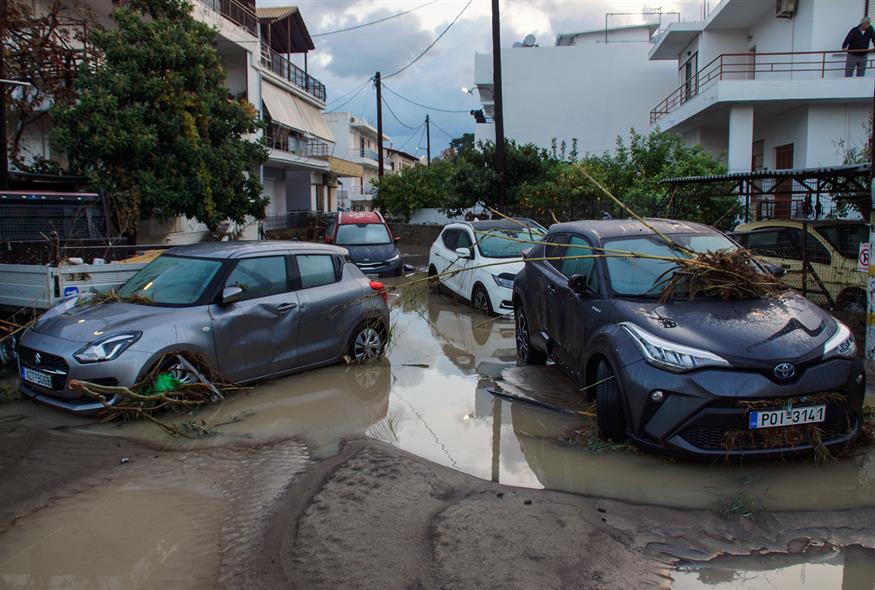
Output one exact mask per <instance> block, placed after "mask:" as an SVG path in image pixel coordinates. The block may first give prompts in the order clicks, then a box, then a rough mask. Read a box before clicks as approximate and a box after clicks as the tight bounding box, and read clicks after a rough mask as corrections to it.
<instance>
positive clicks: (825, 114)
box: [805, 104, 871, 168]
mask: <svg viewBox="0 0 875 590" xmlns="http://www.w3.org/2000/svg"><path fill="white" fill-rule="evenodd" d="M870 115H871V108H870V106H869V105H863V104H850V105H848V104H824V105H812V106H811V107H810V109H809V113H808V129H807V131H808V137H807V142H806V161H805V166H806V167H808V168H812V167H815V166H831V165H835V164H841V163H842V158H843V150H842V149H841V147H840V146H839V142H844V143H845V145H848V146H853V147H857V148H861V147H863V146H864V145H866V143H867V142H868V140H869V138H868V137H867V136H866V130H865V128H864V125H865V123H866V121H867V120H868V118H869V116H870Z"/></svg>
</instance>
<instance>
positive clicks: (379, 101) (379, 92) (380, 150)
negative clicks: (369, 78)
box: [374, 72, 383, 178]
mask: <svg viewBox="0 0 875 590" xmlns="http://www.w3.org/2000/svg"><path fill="white" fill-rule="evenodd" d="M374 84H376V85H377V166H378V167H379V168H378V169H377V178H383V83H382V82H381V81H380V72H377V75H376V76H374Z"/></svg>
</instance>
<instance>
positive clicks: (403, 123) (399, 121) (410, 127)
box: [381, 96, 418, 129]
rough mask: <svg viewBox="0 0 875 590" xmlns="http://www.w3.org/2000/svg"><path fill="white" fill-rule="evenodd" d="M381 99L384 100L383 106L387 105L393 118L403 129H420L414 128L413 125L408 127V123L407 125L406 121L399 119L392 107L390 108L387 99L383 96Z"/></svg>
mask: <svg viewBox="0 0 875 590" xmlns="http://www.w3.org/2000/svg"><path fill="white" fill-rule="evenodd" d="M381 98H382V100H383V104H384V105H386V108H387V109H389V113H390V114H391V115H392V117H393V118H394V119H395V120H396V121H398V123H400V124H401V126H402V127H407V128H408V129H418V127H414V126H413V125H408V124H407V123H405V122H404V121H402V120H401V119H399V118H398V115H396V114H395V111H393V110H392V107H390V106H389V103H388V102H386V97H385V96H383V97H381Z"/></svg>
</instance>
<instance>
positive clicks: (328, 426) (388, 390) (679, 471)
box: [0, 290, 875, 510]
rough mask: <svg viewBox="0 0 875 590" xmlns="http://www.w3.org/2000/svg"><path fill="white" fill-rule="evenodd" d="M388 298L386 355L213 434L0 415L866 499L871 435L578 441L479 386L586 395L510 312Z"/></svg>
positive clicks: (682, 490) (725, 501) (219, 422)
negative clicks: (862, 445)
mask: <svg viewBox="0 0 875 590" xmlns="http://www.w3.org/2000/svg"><path fill="white" fill-rule="evenodd" d="M393 300H394V303H393V312H392V317H393V327H392V332H393V336H392V338H393V342H392V344H391V347H390V350H389V353H388V359H386V360H385V361H382V362H380V363H376V364H370V365H342V366H334V367H327V368H324V369H319V370H315V371H309V372H306V373H302V374H299V375H294V376H291V377H287V378H283V379H279V380H276V381H274V382H269V383H264V384H261V385H258V386H257V387H255V388H254V389H253V390H252V391H251V392H249V393H244V394H240V395H235V396H232V397H229V398H228V399H227V400H225V401H224V402H223V403H221V404H217V405H215V406H211V407H209V408H207V409H205V410H203V411H201V413H200V414H199V415H198V417H197V419H198V420H199V421H200V423H201V424H202V425H203V426H204V428H205V429H206V430H207V432H209V433H211V436H201V437H198V438H196V439H183V438H172V437H169V436H167V435H166V434H165V433H164V432H163V431H161V430H160V429H159V428H158V427H157V426H155V425H154V424H150V423H148V422H143V421H140V422H134V423H128V424H123V425H117V424H96V423H95V422H94V421H93V420H89V419H84V418H78V417H68V416H65V415H62V414H59V413H58V412H55V411H53V410H50V409H47V408H42V407H37V406H34V405H32V404H29V403H28V402H17V403H15V404H4V405H3V406H2V407H0V420H2V419H4V418H3V417H4V415H7V416H8V415H9V414H10V413H13V414H14V413H16V412H19V413H22V412H23V413H25V414H26V419H28V420H35V421H40V422H49V423H63V424H64V425H66V426H67V427H72V428H75V429H77V430H85V431H89V432H93V433H97V434H101V435H111V436H122V437H126V438H130V439H135V440H140V441H144V442H148V443H150V445H151V446H153V447H165V448H202V447H211V446H224V445H228V444H234V443H235V442H240V441H244V442H245V441H252V442H268V441H273V440H281V439H286V438H290V437H296V438H299V439H302V440H303V441H304V442H305V443H306V444H307V447H308V449H309V452H310V454H311V456H312V457H313V458H316V459H319V458H324V457H329V456H332V455H333V454H335V453H336V452H337V449H338V448H339V444H340V441H341V440H342V439H344V438H355V437H361V436H369V437H372V438H375V439H379V440H382V441H384V442H386V443H389V444H392V445H395V446H397V447H399V448H401V449H404V450H406V451H409V452H411V453H413V454H415V455H419V456H421V457H424V458H426V459H429V460H432V461H435V462H437V463H440V464H443V465H446V466H449V467H452V468H454V469H458V470H460V471H463V472H465V473H469V474H472V475H475V476H477V477H480V478H483V479H486V480H492V481H497V482H500V483H504V484H510V485H516V486H523V487H529V488H547V489H552V490H560V491H567V492H575V493H581V494H586V495H592V496H599V497H605V498H612V499H618V500H624V501H628V502H633V503H638V504H653V505H662V506H670V507H680V508H706V509H717V510H723V509H726V508H727V507H729V506H730V505H731V504H732V503H733V502H734V501H735V499H736V498H738V497H740V496H741V497H749V498H753V499H754V500H755V503H756V504H757V506H758V507H759V508H761V509H763V510H815V509H843V508H852V507H859V506H875V450H873V448H872V447H870V448H868V449H866V450H864V451H860V452H859V453H858V454H857V455H855V456H852V457H844V458H841V459H838V460H835V461H831V462H828V463H827V464H825V465H818V464H815V463H814V462H813V461H811V460H808V461H803V460H788V461H765V462H763V461H757V462H753V461H751V462H745V463H744V464H742V465H738V464H724V463H723V462H721V461H716V462H713V463H708V462H688V461H673V460H670V459H666V458H663V457H659V456H655V455H651V454H646V453H639V452H634V451H630V450H629V449H627V448H622V449H619V450H617V449H612V448H610V447H609V446H607V445H601V444H599V443H598V440H593V442H592V444H585V441H584V443H582V442H581V441H580V440H575V438H574V437H569V436H568V434H569V433H572V432H575V431H580V430H584V431H586V430H587V429H588V430H589V431H590V432H592V431H593V430H594V426H593V419H592V417H591V416H586V415H581V414H575V413H562V412H557V411H551V410H549V409H545V408H544V407H541V406H537V405H533V404H530V403H524V402H520V401H511V400H509V399H508V398H506V397H500V396H496V395H493V394H492V393H491V391H494V390H496V388H501V389H504V390H505V391H508V392H513V391H515V390H516V391H517V392H519V391H522V390H525V389H526V388H529V389H531V388H535V389H540V390H541V391H545V392H548V393H547V395H545V396H542V398H544V399H546V400H547V401H548V402H549V401H550V400H551V395H552V396H553V397H554V398H555V400H554V401H555V402H556V404H557V405H564V406H566V407H571V408H572V409H575V410H578V411H581V410H583V409H584V404H582V403H580V402H574V399H575V397H574V396H575V395H576V394H575V393H574V392H573V391H572V388H571V387H570V385H569V382H568V381H567V379H565V377H564V376H563V375H562V374H561V372H560V371H559V370H558V369H557V368H556V367H553V366H547V367H516V352H515V346H514V325H513V321H512V320H510V319H507V318H488V317H486V316H484V315H481V314H478V313H475V312H473V311H472V310H471V309H470V308H469V307H467V306H464V305H461V304H459V303H456V302H454V301H453V300H452V299H451V298H449V297H447V296H442V295H435V294H428V293H425V292H424V291H422V290H420V291H418V292H416V293H412V292H410V291H407V292H405V291H403V290H402V292H401V295H400V296H393ZM563 388H564V391H565V392H566V393H563ZM569 391H572V393H570V394H569V393H567V392H569ZM563 396H564V398H563ZM576 403H577V404H579V407H578V406H576V405H575V404H576ZM802 490H804V492H802Z"/></svg>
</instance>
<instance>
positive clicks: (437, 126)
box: [431, 119, 456, 139]
mask: <svg viewBox="0 0 875 590" xmlns="http://www.w3.org/2000/svg"><path fill="white" fill-rule="evenodd" d="M431 124H432V125H434V127H435V128H436V129H437V130H438V131H440V132H441V133H443V134H444V135H446V136H447V137H449V138H450V139H456V138H455V137H453V136H452V135H450V134H449V133H447V132H446V131H444V130H443V128H442V127H441V126H440V125H438V124H437V123H435V122H434V119H432V120H431Z"/></svg>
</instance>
